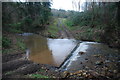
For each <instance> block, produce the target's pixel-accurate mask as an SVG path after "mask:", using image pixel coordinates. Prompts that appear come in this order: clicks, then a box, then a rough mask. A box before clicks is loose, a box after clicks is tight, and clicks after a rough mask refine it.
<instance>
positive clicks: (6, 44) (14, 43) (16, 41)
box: [2, 33, 26, 54]
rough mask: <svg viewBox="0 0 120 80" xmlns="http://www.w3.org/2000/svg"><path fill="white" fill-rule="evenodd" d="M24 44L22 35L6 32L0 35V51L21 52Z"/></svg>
mask: <svg viewBox="0 0 120 80" xmlns="http://www.w3.org/2000/svg"><path fill="white" fill-rule="evenodd" d="M25 49H26V46H25V43H24V38H23V37H22V36H19V35H16V34H12V33H9V34H8V33H7V34H4V35H3V36H2V53H3V54H5V53H22V52H25Z"/></svg>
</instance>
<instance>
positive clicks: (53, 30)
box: [44, 18, 59, 38]
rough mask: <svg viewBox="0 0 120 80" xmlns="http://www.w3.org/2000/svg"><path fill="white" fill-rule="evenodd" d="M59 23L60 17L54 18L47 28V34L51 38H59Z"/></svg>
mask: <svg viewBox="0 0 120 80" xmlns="http://www.w3.org/2000/svg"><path fill="white" fill-rule="evenodd" d="M57 24H58V18H52V20H51V22H50V25H49V26H48V27H47V29H46V30H45V34H44V35H45V36H47V37H50V38H57V37H58V35H59V33H58V32H59V29H58V27H57Z"/></svg>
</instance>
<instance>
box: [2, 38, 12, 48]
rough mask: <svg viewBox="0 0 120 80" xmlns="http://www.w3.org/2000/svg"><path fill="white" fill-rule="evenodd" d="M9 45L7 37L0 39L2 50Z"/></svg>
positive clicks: (9, 41)
mask: <svg viewBox="0 0 120 80" xmlns="http://www.w3.org/2000/svg"><path fill="white" fill-rule="evenodd" d="M10 45H11V40H10V39H8V38H7V37H2V47H3V48H9V47H10Z"/></svg>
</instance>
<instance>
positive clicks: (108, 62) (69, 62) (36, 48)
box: [25, 34, 120, 74]
mask: <svg viewBox="0 0 120 80" xmlns="http://www.w3.org/2000/svg"><path fill="white" fill-rule="evenodd" d="M25 43H26V45H27V50H26V55H27V57H28V59H29V60H32V61H33V62H36V63H40V64H50V65H53V66H56V67H59V68H60V69H63V70H67V71H70V72H75V71H78V70H83V69H84V70H94V71H96V72H99V73H101V74H105V72H106V71H107V70H109V72H110V73H112V72H119V71H120V69H119V68H118V67H119V65H120V55H119V54H120V51H119V50H118V49H113V48H109V47H108V46H107V45H105V44H102V43H97V42H88V41H77V40H75V39H66V38H64V39H51V38H43V37H41V36H40V35H35V34H29V35H27V36H26V35H25Z"/></svg>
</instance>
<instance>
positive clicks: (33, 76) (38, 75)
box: [31, 74, 49, 78]
mask: <svg viewBox="0 0 120 80" xmlns="http://www.w3.org/2000/svg"><path fill="white" fill-rule="evenodd" d="M31 77H32V78H49V77H48V76H44V75H41V74H32V75H31Z"/></svg>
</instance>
